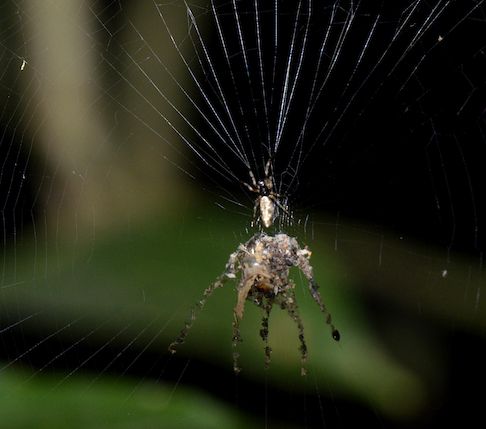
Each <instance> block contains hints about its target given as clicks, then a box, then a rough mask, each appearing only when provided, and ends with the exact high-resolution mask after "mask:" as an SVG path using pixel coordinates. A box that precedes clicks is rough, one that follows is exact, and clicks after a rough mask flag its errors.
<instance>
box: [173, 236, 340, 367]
mask: <svg viewBox="0 0 486 429" xmlns="http://www.w3.org/2000/svg"><path fill="white" fill-rule="evenodd" d="M310 257H311V251H310V250H309V249H308V247H307V246H306V247H305V248H303V249H302V248H301V247H300V246H299V244H298V243H297V240H296V239H295V238H292V237H289V236H288V235H286V234H277V235H276V236H274V237H272V236H269V235H267V234H265V233H261V234H255V235H254V236H253V237H252V238H251V239H250V240H248V241H247V242H246V243H245V244H240V245H239V246H238V249H237V251H236V252H234V253H232V254H231V255H230V258H229V260H228V262H227V264H226V270H225V271H224V272H223V274H221V276H220V277H219V278H218V279H217V280H216V282H214V283H213V284H212V285H211V286H209V287H208V288H207V289H206V290H205V291H204V298H203V299H202V300H201V301H199V302H198V303H197V307H198V308H199V310H202V309H203V307H204V304H205V302H206V299H207V298H208V297H209V296H211V295H212V294H213V292H214V291H215V290H216V289H217V288H219V287H222V286H223V285H224V284H225V283H226V281H227V280H226V279H236V277H237V275H239V280H238V285H237V291H238V299H237V302H236V306H235V309H234V322H233V342H232V345H233V347H234V348H236V345H237V344H238V343H239V342H241V341H242V339H241V337H240V330H239V323H238V319H242V318H243V312H244V308H245V302H246V301H251V302H253V303H254V304H255V305H257V306H258V307H260V308H262V309H263V319H262V327H263V329H261V330H260V336H261V337H262V340H263V341H265V342H267V338H268V318H269V316H270V310H271V309H272V307H273V305H274V304H277V305H278V306H279V307H280V308H281V309H283V310H287V313H288V314H289V316H290V317H291V318H292V319H293V320H294V322H295V323H296V324H297V327H298V331H299V340H300V344H301V345H300V348H299V350H300V352H301V355H302V359H301V361H302V363H305V362H306V361H307V346H306V344H305V341H304V325H303V324H302V321H301V319H300V313H299V311H298V305H297V302H296V300H295V296H294V288H295V283H294V282H293V280H292V279H289V269H290V268H291V267H299V269H300V270H301V271H302V273H303V274H304V276H305V277H306V278H307V280H308V281H309V291H310V293H311V295H312V298H314V300H315V301H316V302H317V304H318V305H319V308H320V309H321V311H322V312H323V313H324V314H325V315H326V323H328V324H329V325H330V326H331V331H332V337H333V338H334V339H335V340H336V341H339V338H340V336H339V332H338V331H337V330H336V329H335V328H334V325H333V324H332V322H331V315H330V314H329V313H328V312H327V309H326V306H325V305H324V303H323V302H322V299H321V295H320V294H319V292H318V289H319V286H318V285H317V283H316V280H315V278H314V274H313V272H312V266H311V265H310V263H309V258H310ZM195 319H196V317H195V310H194V308H193V309H192V313H191V318H190V323H187V322H186V326H185V329H183V330H182V331H181V335H180V336H179V338H178V339H177V340H176V341H174V342H173V343H171V344H170V346H169V350H170V352H171V353H175V350H174V346H176V345H178V344H183V343H184V341H185V338H186V336H187V332H188V331H189V329H190V328H191V326H192V324H193V321H194V320H195ZM271 352H272V350H271V349H270V347H266V348H265V356H266V364H265V368H266V369H268V366H269V363H270V353H271ZM238 357H239V353H238V352H237V351H236V350H235V351H234V352H233V369H234V370H235V372H236V373H239V372H240V371H241V368H240V367H239V366H238ZM302 375H306V371H305V369H304V368H302Z"/></svg>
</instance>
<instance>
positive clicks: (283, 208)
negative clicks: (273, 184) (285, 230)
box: [270, 192, 291, 217]
mask: <svg viewBox="0 0 486 429" xmlns="http://www.w3.org/2000/svg"><path fill="white" fill-rule="evenodd" d="M285 197H286V196H285V195H280V194H275V193H273V192H272V193H271V194H270V198H271V199H272V200H273V201H274V202H275V204H276V205H277V206H278V207H280V208H281V209H282V210H283V211H284V212H285V213H286V214H287V216H289V217H290V216H291V214H290V212H289V210H288V209H287V207H285V206H284V205H283V204H282V203H281V202H280V201H279V200H278V198H285Z"/></svg>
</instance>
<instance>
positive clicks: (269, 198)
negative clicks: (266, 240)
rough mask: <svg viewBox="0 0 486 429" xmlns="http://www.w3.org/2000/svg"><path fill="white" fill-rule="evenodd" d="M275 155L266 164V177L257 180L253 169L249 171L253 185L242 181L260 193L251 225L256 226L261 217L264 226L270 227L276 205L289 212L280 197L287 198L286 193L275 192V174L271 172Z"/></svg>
mask: <svg viewBox="0 0 486 429" xmlns="http://www.w3.org/2000/svg"><path fill="white" fill-rule="evenodd" d="M272 158H273V155H272V156H271V157H270V158H269V160H268V161H267V164H266V166H265V179H264V180H260V181H259V182H257V181H256V179H255V175H254V174H253V171H251V170H250V171H249V173H250V179H251V183H252V185H249V184H248V183H246V182H243V180H242V181H241V183H243V185H245V186H246V187H247V188H248V189H249V190H250V191H251V192H255V193H257V194H259V196H258V198H257V199H256V200H255V207H254V208H253V222H252V223H251V226H255V223H256V222H257V221H258V219H261V221H262V223H263V226H264V227H265V228H270V227H271V226H272V224H273V221H274V219H275V205H277V206H278V207H280V208H281V209H282V210H283V211H284V212H285V213H287V214H289V212H288V210H287V208H286V207H284V206H283V205H282V204H281V203H280V201H279V200H278V199H279V198H286V196H285V195H280V194H277V193H275V192H273V176H272V175H271V174H270V165H271V162H272ZM258 209H260V216H259V218H257V212H258Z"/></svg>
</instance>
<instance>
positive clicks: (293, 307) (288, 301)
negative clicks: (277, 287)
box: [280, 280, 308, 375]
mask: <svg viewBox="0 0 486 429" xmlns="http://www.w3.org/2000/svg"><path fill="white" fill-rule="evenodd" d="M294 287H295V284H294V282H293V281H292V280H289V285H288V289H289V290H290V293H287V292H283V295H282V298H283V299H282V301H280V307H281V308H282V310H287V313H288V314H289V316H290V317H291V318H292V320H293V321H294V322H295V323H296V324H297V328H298V329H299V340H300V347H299V351H300V353H301V355H302V358H301V362H302V363H303V364H305V363H306V362H307V355H308V352H307V345H306V344H305V340H304V325H303V323H302V319H301V318H300V312H299V310H298V308H299V306H298V304H297V301H296V300H295V294H294ZM301 375H307V371H306V370H305V368H302V371H301Z"/></svg>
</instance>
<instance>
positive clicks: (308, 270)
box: [298, 256, 341, 341]
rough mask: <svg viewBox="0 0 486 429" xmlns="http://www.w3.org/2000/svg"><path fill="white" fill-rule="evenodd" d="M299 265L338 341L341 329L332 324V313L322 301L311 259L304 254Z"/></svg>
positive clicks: (313, 296)
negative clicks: (310, 262)
mask: <svg viewBox="0 0 486 429" xmlns="http://www.w3.org/2000/svg"><path fill="white" fill-rule="evenodd" d="M298 266H299V268H300V269H301V271H302V272H303V273H304V275H305V277H306V278H307V280H308V281H309V291H310V293H311V295H312V298H314V301H315V302H317V305H318V306H319V308H320V309H321V311H322V312H323V313H324V314H325V315H326V323H327V324H328V325H330V326H331V332H332V337H333V338H334V339H335V340H336V341H339V339H340V338H341V336H340V335H339V331H338V330H337V329H336V328H335V327H334V325H333V324H332V320H331V315H330V314H329V312H328V311H327V308H326V306H325V305H324V303H323V302H322V299H321V294H320V293H319V285H318V284H317V282H316V280H315V278H314V274H313V272H312V267H311V265H310V264H309V261H308V260H307V259H305V258H304V257H303V256H300V257H299V264H298Z"/></svg>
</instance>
